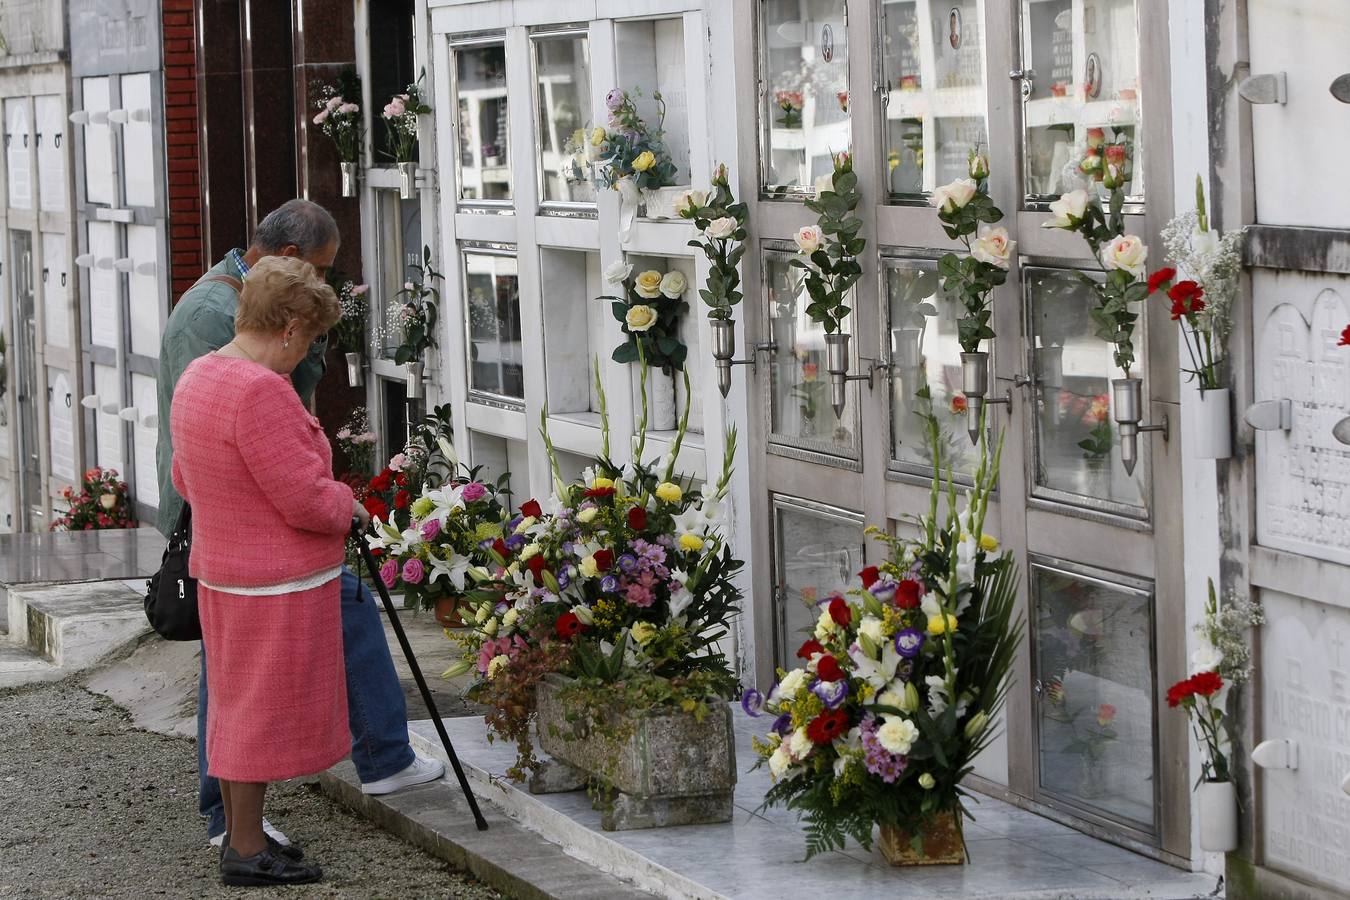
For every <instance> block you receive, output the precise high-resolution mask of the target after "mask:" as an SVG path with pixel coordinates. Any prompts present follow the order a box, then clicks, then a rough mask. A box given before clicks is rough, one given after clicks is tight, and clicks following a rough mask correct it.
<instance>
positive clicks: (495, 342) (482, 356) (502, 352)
mask: <svg viewBox="0 0 1350 900" xmlns="http://www.w3.org/2000/svg"><path fill="white" fill-rule="evenodd" d="M464 275H465V277H464V289H465V293H466V296H467V299H468V304H467V308H468V314H469V388H470V390H474V391H483V392H485V393H488V394H495V395H497V396H500V397H510V398H513V399H516V400H523V399H524V397H525V373H524V367H523V364H522V358H521V342H520V285H519V282H518V279H517V278H516V258H515V257H514V256H500V255H497V254H490V253H472V252H466V253H465V254H464Z"/></svg>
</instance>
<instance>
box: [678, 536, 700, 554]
mask: <svg viewBox="0 0 1350 900" xmlns="http://www.w3.org/2000/svg"><path fill="white" fill-rule="evenodd" d="M680 549H681V550H688V551H690V552H697V551H699V550H702V549H703V538H701V537H699V536H698V535H696V534H682V535H680Z"/></svg>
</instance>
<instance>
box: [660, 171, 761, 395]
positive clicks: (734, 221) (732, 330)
mask: <svg viewBox="0 0 1350 900" xmlns="http://www.w3.org/2000/svg"><path fill="white" fill-rule="evenodd" d="M675 212H676V214H678V215H679V216H680V218H682V219H687V220H689V221H691V222H693V223H694V227H695V228H697V229H698V231H699V237H697V238H695V239H693V240H691V241H690V242H689V246H690V247H697V248H699V249H700V250H702V251H703V255H704V256H706V257H707V258H708V281H707V283H706V285H705V286H704V287H702V288H700V289H699V292H698V293H699V296H700V297H702V298H703V302H704V303H706V304H707V305H708V320H709V322H710V323H711V324H712V331H713V342H712V343H713V360H714V362H715V363H716V366H717V389H718V390H719V391H720V392H721V394H722V396H723V397H725V396H726V395H727V392H728V391H729V390H731V367H732V365H733V364H734V363H733V360H734V358H735V356H736V320H735V319H733V318H732V317H731V316H732V310H733V309H734V308H735V306H736V304H738V303H740V302H741V300H742V298H743V297H744V296H745V295H744V294H742V293H741V292H740V290H739V288H740V285H741V274H740V268H739V266H740V262H741V257H742V256H744V255H745V238H746V234H747V232H746V229H745V226H746V223H747V222H748V221H749V216H750V213H749V209H748V208H747V207H746V205H745V204H744V203H737V202H736V197H735V195H733V194H732V192H731V184H730V183H729V182H728V180H727V167H726V166H725V165H719V166H718V167H717V169H716V170H715V171H714V172H713V177H712V191H711V192H710V193H704V192H703V191H693V190H690V191H685V192H684V193H683V194H681V195H680V197H679V199H677V200H676V201H675Z"/></svg>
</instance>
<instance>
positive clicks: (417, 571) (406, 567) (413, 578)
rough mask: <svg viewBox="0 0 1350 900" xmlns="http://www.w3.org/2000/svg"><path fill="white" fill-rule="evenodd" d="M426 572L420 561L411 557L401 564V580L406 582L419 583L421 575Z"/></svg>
mask: <svg viewBox="0 0 1350 900" xmlns="http://www.w3.org/2000/svg"><path fill="white" fill-rule="evenodd" d="M425 574H426V569H425V568H424V567H423V566H422V561H421V560H420V559H418V558H417V557H413V558H412V559H410V560H408V561H407V562H405V563H404V564H403V580H404V581H406V582H408V584H420V583H421V581H422V576H423V575H425Z"/></svg>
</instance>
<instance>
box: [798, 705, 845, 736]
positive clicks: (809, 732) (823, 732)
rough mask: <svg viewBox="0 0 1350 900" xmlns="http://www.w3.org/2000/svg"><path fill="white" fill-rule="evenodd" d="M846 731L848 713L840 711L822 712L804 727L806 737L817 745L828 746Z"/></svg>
mask: <svg viewBox="0 0 1350 900" xmlns="http://www.w3.org/2000/svg"><path fill="white" fill-rule="evenodd" d="M845 731H848V713H846V712H844V711H843V710H842V709H833V710H830V711H829V712H823V713H821V714H820V715H818V716H816V717H815V718H814V719H812V720H811V721H810V722H809V723H808V724H807V726H806V736H807V737H809V738H810V739H811V740H813V741H815V742H816V743H817V744H828V743H830V741H833V740H834V739H835V738H837V737H839V735H841V734H843V733H844V732H845Z"/></svg>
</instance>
